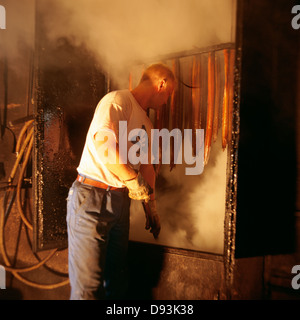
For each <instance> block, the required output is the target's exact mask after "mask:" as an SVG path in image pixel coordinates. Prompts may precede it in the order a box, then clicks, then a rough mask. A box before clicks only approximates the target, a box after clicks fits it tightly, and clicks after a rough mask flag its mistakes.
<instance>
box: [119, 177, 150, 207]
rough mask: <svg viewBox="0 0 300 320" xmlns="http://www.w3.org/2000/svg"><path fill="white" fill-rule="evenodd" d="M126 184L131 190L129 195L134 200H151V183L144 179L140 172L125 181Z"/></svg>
mask: <svg viewBox="0 0 300 320" xmlns="http://www.w3.org/2000/svg"><path fill="white" fill-rule="evenodd" d="M124 183H125V186H126V187H127V189H128V190H129V193H128V195H129V197H130V198H131V199H133V200H144V201H145V202H148V201H149V200H150V194H151V193H152V192H153V190H152V188H151V187H150V186H149V184H148V183H147V182H146V181H145V180H144V178H143V176H142V175H141V174H140V173H138V175H137V176H136V178H134V179H131V180H127V181H124Z"/></svg>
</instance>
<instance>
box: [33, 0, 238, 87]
mask: <svg viewBox="0 0 300 320" xmlns="http://www.w3.org/2000/svg"><path fill="white" fill-rule="evenodd" d="M235 1H236V0H210V1H207V0H205V1H199V0H185V1H182V0H145V1H140V0H127V1H124V0H77V1H70V0H60V1H45V0H40V1H39V6H41V4H43V5H42V12H43V14H44V16H45V23H46V27H47V36H48V37H49V39H50V40H55V39H57V38H59V37H68V38H70V39H73V41H74V42H75V43H77V44H78V43H82V44H85V45H86V46H87V47H88V48H89V50H91V51H92V52H93V53H94V54H95V56H96V57H97V58H98V59H99V61H100V62H101V65H102V66H104V68H106V71H107V72H109V73H110V75H111V77H112V78H113V80H114V81H115V82H117V83H119V85H120V86H124V77H126V80H127V77H128V67H129V66H130V65H131V64H133V63H135V62H137V61H149V60H151V59H155V58H156V57H158V56H160V55H164V54H168V53H173V52H179V51H184V50H190V49H193V48H196V47H205V46H210V45H214V44H219V43H224V42H232V41H233V38H234V31H233V30H234V28H233V26H234V16H235V15H234V13H235V12H234V9H235Z"/></svg>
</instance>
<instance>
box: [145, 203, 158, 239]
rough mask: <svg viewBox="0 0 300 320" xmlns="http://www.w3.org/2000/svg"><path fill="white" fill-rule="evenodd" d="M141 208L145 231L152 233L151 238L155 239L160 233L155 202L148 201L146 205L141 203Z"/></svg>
mask: <svg viewBox="0 0 300 320" xmlns="http://www.w3.org/2000/svg"><path fill="white" fill-rule="evenodd" d="M143 207H144V211H145V216H146V226H145V229H146V230H149V229H150V232H151V233H153V237H154V238H155V239H157V237H158V235H159V233H160V228H161V226H160V216H159V214H158V213H157V209H156V200H150V201H149V202H148V203H146V202H143Z"/></svg>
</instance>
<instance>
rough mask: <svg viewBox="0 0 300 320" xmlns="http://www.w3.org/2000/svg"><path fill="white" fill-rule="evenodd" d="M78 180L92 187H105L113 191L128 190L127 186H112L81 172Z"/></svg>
mask: <svg viewBox="0 0 300 320" xmlns="http://www.w3.org/2000/svg"><path fill="white" fill-rule="evenodd" d="M76 180H77V181H79V182H81V183H84V184H87V185H89V186H92V187H96V188H100V189H105V190H107V189H109V190H111V191H119V192H127V188H126V187H124V188H117V187H112V186H109V185H107V184H105V183H103V182H100V181H97V180H94V179H90V178H86V177H84V176H81V175H80V174H79V175H78V176H77V178H76Z"/></svg>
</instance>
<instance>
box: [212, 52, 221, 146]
mask: <svg viewBox="0 0 300 320" xmlns="http://www.w3.org/2000/svg"><path fill="white" fill-rule="evenodd" d="M220 86H221V83H220V62H219V59H218V56H217V55H216V54H215V110H214V123H213V142H216V141H217V138H218V132H219V109H220Z"/></svg>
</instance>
